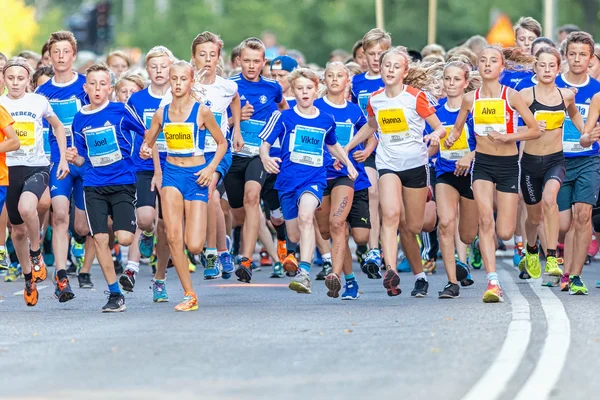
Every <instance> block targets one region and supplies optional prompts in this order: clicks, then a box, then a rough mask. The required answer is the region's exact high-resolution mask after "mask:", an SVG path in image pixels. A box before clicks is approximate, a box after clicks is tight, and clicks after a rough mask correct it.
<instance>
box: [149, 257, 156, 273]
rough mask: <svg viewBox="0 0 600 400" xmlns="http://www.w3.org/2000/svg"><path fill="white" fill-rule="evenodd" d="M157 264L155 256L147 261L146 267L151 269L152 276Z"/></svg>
mask: <svg viewBox="0 0 600 400" xmlns="http://www.w3.org/2000/svg"><path fill="white" fill-rule="evenodd" d="M157 263H158V257H156V254H152V255H151V256H150V258H149V259H148V265H149V266H151V267H152V274H156V264H157Z"/></svg>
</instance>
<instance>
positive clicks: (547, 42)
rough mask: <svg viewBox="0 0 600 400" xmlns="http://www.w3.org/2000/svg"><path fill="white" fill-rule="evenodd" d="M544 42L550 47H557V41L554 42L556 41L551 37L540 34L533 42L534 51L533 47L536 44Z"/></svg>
mask: <svg viewBox="0 0 600 400" xmlns="http://www.w3.org/2000/svg"><path fill="white" fill-rule="evenodd" d="M540 43H543V44H545V45H547V46H549V47H554V48H556V43H554V41H553V40H552V39H550V38H547V37H545V36H540V37H539V38H537V39H535V40H534V41H533V42H532V43H531V51H533V48H534V47H535V46H537V45H538V44H540Z"/></svg>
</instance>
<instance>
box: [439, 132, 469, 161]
mask: <svg viewBox="0 0 600 400" xmlns="http://www.w3.org/2000/svg"><path fill="white" fill-rule="evenodd" d="M444 128H446V137H448V136H449V135H450V131H451V130H452V126H445V127H444ZM444 139H445V138H444ZM444 139H442V140H440V145H441V147H440V155H441V156H442V157H443V158H445V159H446V160H460V159H461V158H462V157H463V156H464V155H465V154H467V153H468V152H469V144H468V142H467V132H466V131H465V127H464V126H463V129H462V132H461V133H460V137H459V138H458V139H456V141H455V142H454V144H453V145H452V147H446V144H445V141H444Z"/></svg>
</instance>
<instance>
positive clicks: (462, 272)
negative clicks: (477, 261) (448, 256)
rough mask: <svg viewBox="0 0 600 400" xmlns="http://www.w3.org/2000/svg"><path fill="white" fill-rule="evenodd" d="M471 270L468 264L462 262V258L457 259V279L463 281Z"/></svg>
mask: <svg viewBox="0 0 600 400" xmlns="http://www.w3.org/2000/svg"><path fill="white" fill-rule="evenodd" d="M470 272H471V271H469V267H468V266H467V264H465V263H463V262H461V261H460V260H456V280H457V281H459V282H461V281H463V280H465V279H467V276H468V275H469V273H470Z"/></svg>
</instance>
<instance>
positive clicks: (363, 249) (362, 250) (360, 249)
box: [356, 244, 369, 254]
mask: <svg viewBox="0 0 600 400" xmlns="http://www.w3.org/2000/svg"><path fill="white" fill-rule="evenodd" d="M356 251H358V252H359V253H361V254H365V253H366V252H367V251H369V247H368V246H367V245H366V244H359V245H358V246H356Z"/></svg>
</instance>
